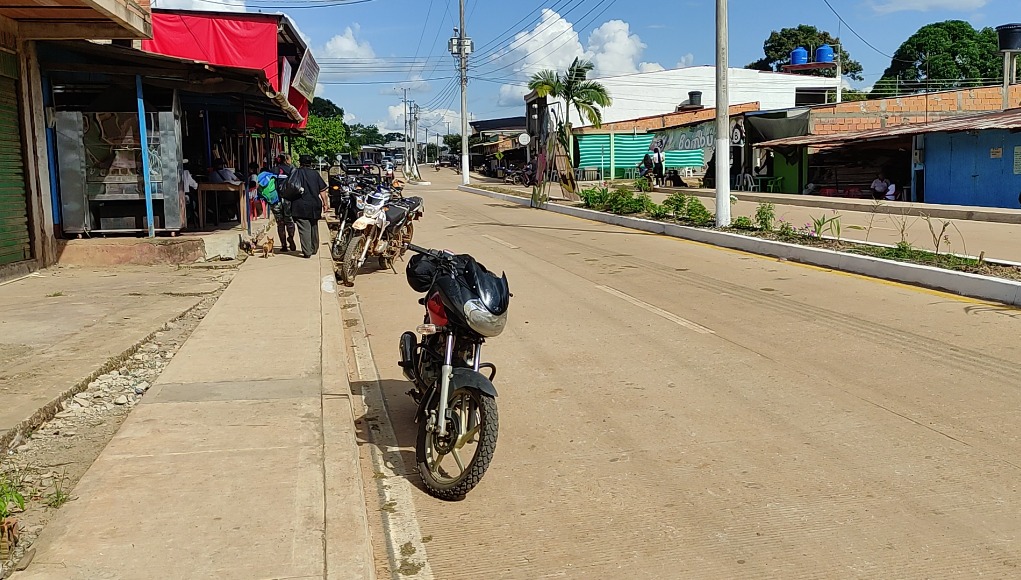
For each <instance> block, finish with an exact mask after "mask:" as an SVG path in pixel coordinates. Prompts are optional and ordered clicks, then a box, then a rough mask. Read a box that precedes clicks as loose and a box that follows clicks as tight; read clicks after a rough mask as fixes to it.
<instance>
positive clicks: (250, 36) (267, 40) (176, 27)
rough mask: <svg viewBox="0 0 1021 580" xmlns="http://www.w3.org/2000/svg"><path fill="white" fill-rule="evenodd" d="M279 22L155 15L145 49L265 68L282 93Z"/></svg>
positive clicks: (242, 16)
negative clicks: (278, 41)
mask: <svg viewBox="0 0 1021 580" xmlns="http://www.w3.org/2000/svg"><path fill="white" fill-rule="evenodd" d="M278 20H279V17H278V16H274V15H261V14H240V13H239V14H236V15H234V14H232V15H231V16H230V17H225V16H222V15H219V14H218V15H216V16H215V17H212V16H206V15H197V14H190V13H183V14H179V13H175V12H153V15H152V40H143V41H142V50H144V51H147V52H153V53H156V54H165V55H167V56H176V57H180V58H187V59H191V60H199V61H203V62H208V63H210V64H218V65H223V66H233V67H240V68H250V69H262V70H263V71H265V72H266V78H267V79H269V83H270V85H272V87H273V89H274V90H277V91H279V90H280V73H279V69H280V57H279V55H278V54H277V21H278Z"/></svg>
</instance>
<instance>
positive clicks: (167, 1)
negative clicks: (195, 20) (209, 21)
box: [152, 0, 246, 12]
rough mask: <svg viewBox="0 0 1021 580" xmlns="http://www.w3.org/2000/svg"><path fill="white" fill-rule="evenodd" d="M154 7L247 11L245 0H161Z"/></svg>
mask: <svg viewBox="0 0 1021 580" xmlns="http://www.w3.org/2000/svg"><path fill="white" fill-rule="evenodd" d="M152 4H153V8H174V9H178V10H213V11H217V12H245V10H246V8H245V0H216V1H215V2H206V1H205V0H159V1H157V2H153V3H152Z"/></svg>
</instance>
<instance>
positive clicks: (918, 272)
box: [459, 186, 1021, 306]
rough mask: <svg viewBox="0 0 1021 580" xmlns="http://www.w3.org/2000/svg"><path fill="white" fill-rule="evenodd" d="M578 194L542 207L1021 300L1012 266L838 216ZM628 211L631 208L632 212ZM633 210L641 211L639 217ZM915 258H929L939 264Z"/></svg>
mask: <svg viewBox="0 0 1021 580" xmlns="http://www.w3.org/2000/svg"><path fill="white" fill-rule="evenodd" d="M459 189H460V190H461V191H466V192H469V193H475V194H478V195H484V196H487V197H491V198H495V199H500V200H503V201H507V202H510V203H515V204H520V205H531V204H532V200H531V199H530V198H528V197H524V196H522V195H521V194H520V193H518V192H515V191H513V190H506V189H504V188H499V187H491V186H482V187H467V186H461V187H459ZM607 196H610V197H609V198H608V197H607ZM583 197H584V198H585V199H586V202H583V203H577V202H551V203H547V204H545V205H544V206H543V208H544V209H547V210H549V211H553V212H556V213H561V214H565V215H570V216H575V217H580V218H584V219H589V220H593V221H599V222H603V223H608V224H613V225H617V226H622V227H627V228H633V229H637V230H641V231H645V232H650V233H656V234H664V235H668V236H672V237H676V238H683V239H688V240H694V241H698V242H703V243H707V244H712V245H716V246H721V247H725V248H732V249H736V250H743V251H746V252H752V253H756V254H762V255H766V256H775V257H777V258H783V259H787V260H792V261H795V262H800V263H804V264H812V265H816V266H822V267H826V268H833V269H835V270H842V271H845V272H853V273H856V274H862V275H865V276H872V277H875V278H882V279H886V280H894V281H897V282H904V283H908V284H916V285H919V286H924V287H927V288H935V289H939V290H944V291H947V292H951V293H954V294H959V295H961V296H968V297H971V298H979V299H983V300H992V301H996V302H1002V303H1005V304H1011V305H1016V306H1021V268H1019V267H1017V266H1016V265H1013V264H1006V263H1002V262H993V261H986V260H982V259H976V258H967V257H961V256H956V255H953V254H949V253H943V254H934V253H932V252H925V251H922V250H918V249H916V248H912V247H910V246H908V245H906V244H900V245H898V246H885V245H878V244H868V243H860V242H847V241H843V240H839V239H837V238H839V233H840V232H839V222H836V223H834V222H832V221H829V222H827V221H826V220H825V219H824V218H820V220H819V221H817V222H816V223H814V224H809V225H808V226H807V227H803V228H800V229H797V228H794V227H792V226H791V225H790V224H784V223H782V222H781V223H778V224H770V223H765V224H764V223H762V222H763V221H768V217H769V216H768V213H769V212H768V208H760V211H762V212H763V215H758V216H756V217H757V218H763V219H761V220H760V219H756V220H752V219H751V218H746V219H742V220H738V219H735V220H734V221H735V223H737V224H739V225H742V226H744V227H748V228H753V227H757V226H767V227H765V228H761V229H755V230H752V229H749V230H747V231H742V230H737V229H735V228H727V229H716V228H713V227H711V226H712V216H711V214H709V212H708V210H706V209H705V207H704V205H703V204H702V203H701V201H698V200H695V201H696V202H697V203H692V201H691V198H684V199H683V200H682V199H681V198H680V197H678V198H674V201H673V202H672V203H670V200H668V203H665V204H663V205H657V204H651V201H648V199H647V197H643V196H641V194H638V195H635V194H634V193H633V192H625V195H618V196H617V197H613V193H612V190H611V191H605V190H587V191H586V192H585V195H584V196H583ZM584 203H588V204H589V205H593V206H595V207H600V208H605V209H608V210H612V211H618V212H628V213H631V215H620V214H618V213H611V211H600V210H597V209H591V208H586V207H584ZM699 207H701V209H699ZM632 210H635V211H634V212H633V213H632ZM703 211H704V213H703ZM638 215H640V216H644V217H636V216H638ZM653 216H655V219H653ZM695 224H699V225H695ZM931 225H932V226H933V227H934V235H935V234H936V233H937V232H938V230H940V229H941V228H944V225H943V223H942V222H937V223H934V224H931ZM951 226H952V224H951ZM834 228H836V232H834ZM834 233H836V236H835V237H834V235H833V234H834ZM877 256H883V257H877ZM891 258H892V259H891ZM916 262H932V263H938V264H940V266H939V267H937V266H931V265H926V264H925V263H916ZM968 270H971V271H968ZM976 272H981V273H976Z"/></svg>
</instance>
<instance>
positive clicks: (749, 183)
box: [741, 173, 759, 191]
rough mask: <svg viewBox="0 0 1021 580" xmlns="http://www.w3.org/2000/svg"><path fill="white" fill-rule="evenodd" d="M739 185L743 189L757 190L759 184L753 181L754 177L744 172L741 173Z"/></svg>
mask: <svg viewBox="0 0 1021 580" xmlns="http://www.w3.org/2000/svg"><path fill="white" fill-rule="evenodd" d="M741 185H742V187H743V188H744V190H745V191H759V184H758V183H756V182H755V178H754V177H752V176H751V175H749V174H747V173H745V174H743V175H741Z"/></svg>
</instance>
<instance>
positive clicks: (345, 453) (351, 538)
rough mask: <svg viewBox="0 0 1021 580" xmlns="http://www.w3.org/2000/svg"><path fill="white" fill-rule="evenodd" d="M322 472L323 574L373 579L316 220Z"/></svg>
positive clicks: (342, 362) (326, 258) (339, 333)
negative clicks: (323, 503) (323, 511)
mask: <svg viewBox="0 0 1021 580" xmlns="http://www.w3.org/2000/svg"><path fill="white" fill-rule="evenodd" d="M319 227H320V230H319V235H320V240H323V243H322V244H321V246H320V248H319V274H320V281H321V290H322V291H321V293H320V296H321V299H320V305H321V309H320V310H321V320H322V337H323V339H322V405H323V406H322V411H323V475H324V477H325V480H326V487H325V491H326V513H325V530H324V532H325V534H326V546H325V547H326V571H327V574H326V578H327V579H330V580H332V579H337V580H340V579H345V580H346V579H348V578H351V579H354V578H364V579H367V580H375V578H376V565H375V558H374V556H373V552H372V536H371V534H370V531H369V516H368V512H367V510H368V506H367V504H366V503H365V490H364V487H363V484H362V472H361V462H360V459H359V451H358V440H357V437H356V436H355V430H356V429H355V416H354V404H353V401H352V393H351V386H350V383H349V381H348V372H347V354H346V353H347V350H346V345H345V342H344V325H343V318H342V317H341V312H340V302H339V301H338V299H337V283H336V279H335V275H334V271H333V259H332V258H331V257H330V251H329V247H330V242H329V240H330V232H329V229H328V228H327V227H326V224H325V222H323V223H321V224H320V226H319Z"/></svg>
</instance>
